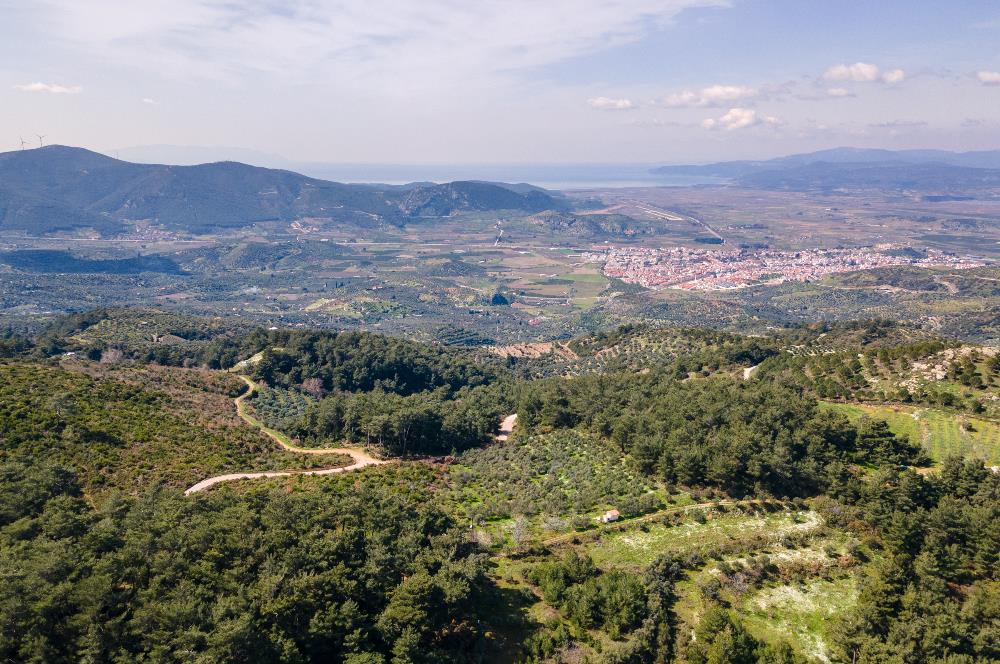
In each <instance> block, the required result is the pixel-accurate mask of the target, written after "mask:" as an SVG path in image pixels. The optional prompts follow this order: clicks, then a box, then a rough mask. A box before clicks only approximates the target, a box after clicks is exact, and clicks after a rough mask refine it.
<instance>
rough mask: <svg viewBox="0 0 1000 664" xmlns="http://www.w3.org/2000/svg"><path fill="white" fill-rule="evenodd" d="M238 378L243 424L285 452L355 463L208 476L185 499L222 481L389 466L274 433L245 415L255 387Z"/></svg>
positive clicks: (361, 454)
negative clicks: (241, 384) (299, 443)
mask: <svg viewBox="0 0 1000 664" xmlns="http://www.w3.org/2000/svg"><path fill="white" fill-rule="evenodd" d="M240 378H242V379H243V382H245V383H246V384H247V391H246V392H244V393H243V394H241V395H240V396H238V397H236V399H235V400H234V401H233V403H235V404H236V414H237V415H239V416H240V417H241V418H242V419H243V421H244V422H246V423H247V424H249V425H250V426H252V427H256V428H257V429H260V430H261V431H263V432H264V433H265V434H266V435H267V436H268V437H270V438H271V439H272V440H274V441H275V442H276V443H278V445H280V446H281V448H282V449H283V450H285V451H286V452H294V453H296V454H346V455H347V456H349V457H351V458H352V459H353V460H354V463H352V464H351V465H349V466H338V467H336V468H324V469H321V470H271V471H264V472H257V473H229V474H227V475H216V476H215V477H209V478H208V479H204V480H202V481H200V482H198V483H197V484H195V485H193V486H191V487H189V488H188V489H187V490H186V491H185V492H184V495H185V496H190V495H191V494H192V493H198V492H199V491H204V490H205V489H208V488H209V487H213V486H215V485H216V484H221V483H222V482H232V481H235V480H253V479H259V478H262V477H291V476H292V475H334V474H336V473H346V472H348V471H351V470H358V469H359V468H364V467H365V466H377V465H380V464H383V463H389V462H388V461H382V460H381V459H376V458H375V457H373V456H371V455H370V454H368V453H367V452H365V451H364V450H362V449H360V448H355V447H324V448H309V447H299V446H297V445H295V444H294V443H293V442H292V441H291V439H290V438H289V437H288V436H286V435H285V434H283V433H281V432H280V431H276V430H274V429H271V428H269V427H267V426H265V425H264V423H263V422H261V421H260V420H258V419H257V418H256V417H254V416H253V415H251V414H249V413H248V412H247V410H246V403H245V400H246V399H247V397H249V396H250V395H251V394H253V393H254V390H256V389H257V384H256V383H254V382H253V381H252V380H250V379H249V378H247V377H246V376H240Z"/></svg>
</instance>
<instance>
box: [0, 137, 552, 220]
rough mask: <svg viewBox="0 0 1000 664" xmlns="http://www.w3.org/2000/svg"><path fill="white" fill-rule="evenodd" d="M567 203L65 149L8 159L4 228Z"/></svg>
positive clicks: (471, 188)
mask: <svg viewBox="0 0 1000 664" xmlns="http://www.w3.org/2000/svg"><path fill="white" fill-rule="evenodd" d="M562 205H563V204H562V203H561V202H560V201H558V200H556V199H555V198H553V197H552V196H550V195H549V194H547V193H545V192H544V191H538V190H524V191H518V190H515V189H512V188H510V186H508V185H499V184H493V183H486V182H452V183H447V184H433V183H430V184H419V185H417V186H415V187H412V188H399V187H377V186H370V185H355V184H341V183H336V182H327V181H325V180H317V179H315V178H310V177H306V176H304V175H300V174H298V173H293V172H291V171H283V170H275V169H269V168H259V167H256V166H248V165H246V164H241V163H237V162H218V163H212V164H201V165H198V166H169V165H159V164H134V163H130V162H126V161H120V160H118V159H112V158H110V157H107V156H104V155H101V154H98V153H96V152H91V151H89V150H84V149H81V148H72V147H66V146H60V145H53V146H48V147H44V148H39V149H36V150H23V151H17V152H7V153H2V154H0V230H4V231H25V232H28V233H33V234H45V233H51V232H55V231H65V230H68V231H72V230H76V229H84V228H92V229H94V230H96V231H97V232H98V233H101V234H102V235H108V234H115V233H118V232H121V231H122V230H124V229H125V228H126V225H127V224H128V223H130V222H135V221H151V222H154V223H156V224H158V225H160V226H162V227H164V228H168V229H171V230H180V231H193V232H201V231H205V230H210V229H213V228H237V227H242V226H249V225H252V224H255V223H258V222H264V221H292V220H295V219H300V218H306V217H308V218H319V219H329V220H332V221H341V222H351V223H356V224H361V225H373V224H382V223H389V224H400V223H404V222H405V221H406V220H407V219H409V218H416V217H424V216H445V215H450V214H454V213H456V212H462V211H466V210H479V211H481V210H498V209H509V210H520V211H525V212H532V213H533V212H539V211H541V210H546V209H558V208H560V207H562Z"/></svg>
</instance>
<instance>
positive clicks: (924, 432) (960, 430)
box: [822, 402, 1000, 465]
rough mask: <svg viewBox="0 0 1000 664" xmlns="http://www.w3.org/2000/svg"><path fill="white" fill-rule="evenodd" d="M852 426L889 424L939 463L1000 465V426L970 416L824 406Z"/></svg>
mask: <svg viewBox="0 0 1000 664" xmlns="http://www.w3.org/2000/svg"><path fill="white" fill-rule="evenodd" d="M822 406H823V407H824V408H828V409H830V410H833V411H836V412H839V413H843V414H844V415H847V417H848V418H849V419H850V420H851V421H852V422H857V421H858V420H860V419H861V418H862V417H871V418H873V419H880V420H885V421H886V423H888V425H889V428H890V429H891V430H892V432H893V433H895V434H897V435H903V436H908V437H909V438H910V440H913V441H916V442H919V443H920V445H921V446H922V447H923V448H924V449H925V450H926V451H927V454H928V455H930V457H931V458H932V459H934V461H936V462H940V461H942V460H943V459H944V458H945V457H947V456H949V455H959V456H962V457H967V458H973V459H982V460H983V461H985V462H986V463H987V464H988V465H1000V424H997V423H996V422H993V421H991V420H987V419H983V418H980V417H976V416H975V415H972V414H969V413H953V412H949V411H947V410H943V409H939V408H930V407H920V406H904V405H892V406H883V405H869V404H843V403H832V402H823V403H822Z"/></svg>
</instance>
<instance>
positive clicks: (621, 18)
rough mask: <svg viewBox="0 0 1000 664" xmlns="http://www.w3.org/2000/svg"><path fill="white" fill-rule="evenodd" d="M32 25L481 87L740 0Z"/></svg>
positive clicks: (64, 39) (230, 13)
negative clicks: (692, 11) (691, 12)
mask: <svg viewBox="0 0 1000 664" xmlns="http://www.w3.org/2000/svg"><path fill="white" fill-rule="evenodd" d="M25 4H27V5H28V7H27V8H26V9H24V10H23V13H24V15H25V16H26V17H27V19H28V20H27V21H25V22H26V24H28V25H30V26H32V28H33V29H35V30H37V31H38V33H39V36H40V37H41V36H42V35H44V36H45V38H47V39H50V40H54V41H56V42H58V44H59V45H60V47H61V48H64V49H66V48H68V49H72V50H73V51H75V52H77V53H80V54H83V55H86V56H92V57H94V58H95V59H96V60H98V61H100V62H101V63H102V66H107V64H109V63H110V64H111V65H117V66H121V67H127V68H134V69H138V70H142V71H155V72H157V73H159V74H162V75H167V76H171V77H176V78H197V79H203V80H204V79H209V80H224V81H227V82H234V83H240V82H242V81H244V80H246V79H247V78H250V77H252V76H254V75H258V74H261V73H266V74H270V75H273V76H275V77H281V78H283V79H285V80H288V81H292V82H294V83H296V84H310V85H317V86H320V85H332V86H336V87H338V88H340V89H343V87H344V86H345V85H355V86H356V87H361V88H366V89H374V90H377V91H378V92H380V94H384V93H385V91H387V90H395V91H398V93H399V94H408V93H410V92H412V91H414V90H425V91H426V90H431V89H433V90H434V91H437V90H454V89H456V86H457V85H464V89H466V90H468V89H469V87H470V86H473V85H480V86H482V87H486V86H489V85H490V84H493V83H496V81H497V79H503V80H506V79H509V78H511V77H513V76H515V75H517V74H519V73H523V72H525V71H529V70H532V69H536V68H539V67H544V66H546V65H550V64H553V63H557V62H561V61H564V60H567V59H571V58H575V57H580V56H584V55H589V54H592V53H598V52H601V51H605V50H608V49H611V48H614V47H617V46H620V45H622V44H626V43H631V42H634V41H637V40H640V39H642V38H644V37H645V36H647V35H648V34H650V33H651V32H653V31H655V30H657V29H660V28H662V27H663V26H664V25H667V24H669V23H671V22H672V21H673V20H674V19H675V18H676V17H677V15H678V14H680V13H681V12H682V11H684V10H686V9H689V8H693V7H724V6H728V5H729V4H731V0H547V1H545V2H538V1H537V0H478V1H477V2H456V1H455V0H424V1H423V2H399V0H339V1H334V0H286V1H285V2H282V3H278V4H276V3H273V2H264V1H262V0H255V1H253V2H219V1H218V0H144V1H143V2H141V3H127V2H124V1H123V0H88V1H87V2H80V1H79V0H47V1H46V2H38V3H25Z"/></svg>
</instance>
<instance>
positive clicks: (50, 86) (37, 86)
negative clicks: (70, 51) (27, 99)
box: [14, 81, 83, 95]
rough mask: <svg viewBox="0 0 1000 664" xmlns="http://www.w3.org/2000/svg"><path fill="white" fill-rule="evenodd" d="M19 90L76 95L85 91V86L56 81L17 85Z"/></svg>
mask: <svg viewBox="0 0 1000 664" xmlns="http://www.w3.org/2000/svg"><path fill="white" fill-rule="evenodd" d="M14 87H15V88H17V89H18V90H23V91H24V92H48V93H49V94H54V95H76V94H80V93H81V92H83V88H81V87H80V86H79V85H70V86H66V85H57V84H55V83H42V82H40V81H39V82H35V83H24V84H22V85H15V86H14Z"/></svg>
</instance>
